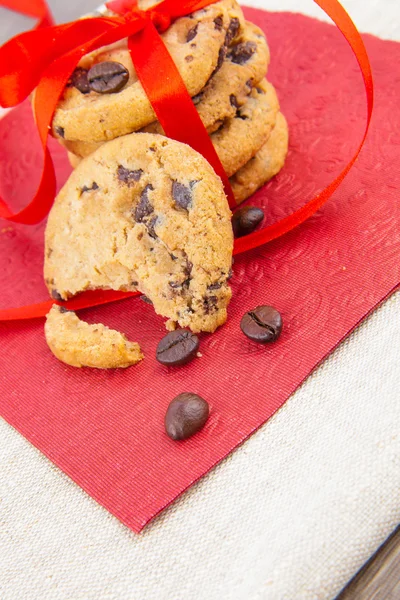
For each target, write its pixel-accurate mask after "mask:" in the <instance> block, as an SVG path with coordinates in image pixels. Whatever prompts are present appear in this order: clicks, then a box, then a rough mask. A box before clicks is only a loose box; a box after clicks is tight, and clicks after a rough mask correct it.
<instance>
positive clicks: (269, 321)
mask: <svg viewBox="0 0 400 600" xmlns="http://www.w3.org/2000/svg"><path fill="white" fill-rule="evenodd" d="M240 329H241V330H242V331H243V333H244V335H245V336H247V337H248V338H249V339H251V340H253V342H258V343H259V344H267V343H269V342H275V341H276V340H277V339H278V338H279V336H280V335H281V332H282V317H281V315H280V313H279V312H278V311H277V310H276V308H273V307H272V306H257V308H254V309H253V310H249V312H247V313H246V314H245V315H243V317H242V320H241V323H240Z"/></svg>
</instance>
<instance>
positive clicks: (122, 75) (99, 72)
mask: <svg viewBox="0 0 400 600" xmlns="http://www.w3.org/2000/svg"><path fill="white" fill-rule="evenodd" d="M128 80H129V71H128V69H126V68H125V67H124V65H121V63H118V62H111V61H106V62H101V63H98V64H97V65H94V66H93V67H92V68H91V69H90V71H89V73H88V81H89V86H90V89H91V90H93V91H94V92H97V93H98V94H115V93H116V92H119V91H120V90H122V88H124V87H125V86H126V84H127V83H128Z"/></svg>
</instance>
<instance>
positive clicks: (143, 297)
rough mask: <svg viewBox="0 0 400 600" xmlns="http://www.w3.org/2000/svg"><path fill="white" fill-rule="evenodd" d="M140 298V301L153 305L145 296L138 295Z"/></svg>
mask: <svg viewBox="0 0 400 600" xmlns="http://www.w3.org/2000/svg"><path fill="white" fill-rule="evenodd" d="M140 299H141V300H142V302H145V303H146V304H151V305H153V303H152V301H151V300H150V298H148V297H147V296H140Z"/></svg>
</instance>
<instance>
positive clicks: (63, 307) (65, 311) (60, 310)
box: [58, 306, 74, 314]
mask: <svg viewBox="0 0 400 600" xmlns="http://www.w3.org/2000/svg"><path fill="white" fill-rule="evenodd" d="M58 310H59V312H60V313H61V314H64V313H69V312H74V311H73V310H68V308H65V306H59V307H58Z"/></svg>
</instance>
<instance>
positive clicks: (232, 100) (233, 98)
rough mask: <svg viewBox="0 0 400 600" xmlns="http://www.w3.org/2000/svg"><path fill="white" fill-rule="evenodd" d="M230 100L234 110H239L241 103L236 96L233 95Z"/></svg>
mask: <svg viewBox="0 0 400 600" xmlns="http://www.w3.org/2000/svg"><path fill="white" fill-rule="evenodd" d="M229 100H230V103H231V106H233V108H239V103H238V101H237V98H236V96H235V94H231V95H230V96H229Z"/></svg>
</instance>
